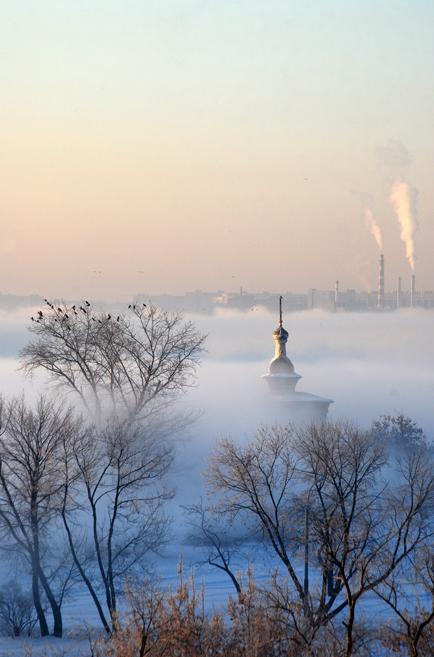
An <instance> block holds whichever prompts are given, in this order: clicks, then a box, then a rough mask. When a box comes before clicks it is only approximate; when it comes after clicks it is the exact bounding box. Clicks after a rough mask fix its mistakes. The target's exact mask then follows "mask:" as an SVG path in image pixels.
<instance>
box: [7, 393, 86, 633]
mask: <svg viewBox="0 0 434 657" xmlns="http://www.w3.org/2000/svg"><path fill="white" fill-rule="evenodd" d="M4 417H5V420H4V421H5V424H4V431H3V434H2V435H1V437H0V530H1V533H2V544H1V548H2V549H3V550H5V551H7V552H13V553H17V552H18V553H20V554H22V555H23V557H24V558H25V560H26V562H27V564H28V565H29V567H30V571H31V575H32V594H33V601H34V605H35V609H36V613H37V616H38V622H39V627H40V631H41V635H42V636H45V635H47V634H48V633H49V630H48V624H47V620H46V616H45V611H44V607H43V602H42V600H41V587H42V590H43V593H44V595H45V596H46V598H47V601H48V603H49V606H50V608H51V611H52V614H53V621H54V629H53V634H54V635H55V636H61V635H62V614H61V602H62V598H63V592H64V590H65V588H64V586H62V591H61V592H60V595H59V596H57V595H56V591H55V590H54V587H53V579H54V577H57V578H58V576H59V573H60V568H61V566H62V567H63V564H64V561H63V556H64V555H63V549H62V546H59V545H56V538H55V531H54V530H55V527H56V518H58V512H57V510H58V501H59V496H60V493H61V491H62V481H63V474H62V469H61V464H62V455H63V448H64V445H65V444H66V443H68V442H69V441H71V440H72V439H73V437H76V436H77V434H78V435H80V433H81V431H80V425H79V421H78V420H76V419H75V418H74V416H73V413H72V411H71V409H70V408H68V407H66V408H63V407H61V406H60V405H59V404H55V403H53V402H52V400H48V399H47V398H44V397H40V398H39V400H38V401H37V403H36V407H35V409H32V408H30V407H28V406H27V405H26V403H25V401H24V399H19V400H13V401H12V402H11V403H9V405H8V406H7V408H6V411H5V412H4ZM56 553H58V555H60V556H59V557H58V556H57V555H56ZM59 559H60V561H59ZM67 570H68V569H67ZM67 579H69V576H68V575H67ZM64 584H65V582H64ZM65 585H66V584H65Z"/></svg>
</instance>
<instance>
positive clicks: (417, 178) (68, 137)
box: [0, 0, 434, 300]
mask: <svg viewBox="0 0 434 657" xmlns="http://www.w3.org/2000/svg"><path fill="white" fill-rule="evenodd" d="M433 61H434V4H433V3H432V2H431V0H408V1H404V0H394V1H393V2H390V1H389V0H387V1H386V0H376V1H375V2H374V1H372V0H364V2H360V1H356V0H327V1H326V0H316V1H311V0H269V1H268V2H264V1H263V0H219V1H218V2H216V1H215V0H214V1H212V0H165V1H164V2H161V0H147V1H146V2H143V1H142V0H123V1H122V2H118V1H117V0H104V2H102V1H100V0H91V1H90V2H89V1H88V0H74V2H70V0H44V1H43V2H40V0H39V1H35V0H26V1H24V0H3V1H2V3H1V5H0V62H1V63H0V140H1V142H0V143H1V148H0V222H1V224H0V226H1V230H0V281H1V282H0V289H1V290H2V291H3V292H15V293H23V294H24V293H40V294H43V295H47V296H60V297H74V298H75V297H78V296H85V297H92V298H100V299H108V300H112V299H125V300H126V299H130V298H132V297H133V295H135V294H136V293H138V292H144V293H149V294H153V293H160V292H169V293H182V292H184V291H185V290H192V289H197V288H201V289H204V290H216V289H231V288H233V289H238V287H239V286H240V285H243V286H244V288H245V289H247V290H249V289H250V290H258V291H261V290H271V291H280V290H282V289H283V290H287V289H288V290H293V291H305V290H306V289H307V288H309V287H317V288H322V289H326V288H332V287H333V283H334V280H335V279H336V278H338V279H339V280H340V281H341V287H342V288H343V289H345V288H346V287H357V288H360V289H373V288H374V287H375V286H376V277H377V259H378V255H379V251H378V248H377V246H376V244H375V241H374V239H373V238H372V236H371V235H370V234H369V232H368V230H367V229H366V226H365V220H364V216H365V212H366V208H367V207H369V209H370V210H371V211H372V213H373V216H374V218H375V220H376V221H377V223H378V224H379V225H380V227H381V229H382V232H383V242H384V253H385V260H386V288H390V289H392V288H393V287H394V285H395V280H396V277H397V276H398V275H401V276H402V277H403V279H404V287H405V286H408V279H409V276H410V268H409V266H408V263H407V262H406V258H405V247H404V244H403V242H402V241H401V239H400V226H399V223H398V219H397V216H396V213H395V211H394V208H393V207H392V203H391V202H390V195H391V190H392V186H393V185H394V184H395V183H396V182H397V181H401V182H405V183H406V184H407V185H408V186H409V188H410V189H411V190H412V193H413V196H412V198H414V199H415V206H414V207H413V220H414V227H416V223H418V228H417V230H416V231H415V233H414V243H415V253H416V264H415V271H416V275H417V280H418V287H420V288H422V289H433V288H434V267H433V264H432V249H433V245H434V221H433V217H434V188H433V186H432V171H433V170H434V143H433V139H432V134H433V121H434V76H433V75H432V62H433ZM416 199H417V206H416Z"/></svg>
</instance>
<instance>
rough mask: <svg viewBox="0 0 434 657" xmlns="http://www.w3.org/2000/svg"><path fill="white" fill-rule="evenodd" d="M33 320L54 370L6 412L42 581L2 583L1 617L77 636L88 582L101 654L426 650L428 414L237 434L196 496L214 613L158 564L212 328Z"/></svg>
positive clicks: (19, 509)
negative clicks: (220, 596)
mask: <svg viewBox="0 0 434 657" xmlns="http://www.w3.org/2000/svg"><path fill="white" fill-rule="evenodd" d="M32 319H33V321H32V323H31V326H30V330H31V335H32V339H31V341H30V342H29V344H28V345H27V346H26V347H25V348H24V349H23V351H22V354H21V358H22V361H21V362H22V368H23V370H24V371H25V372H26V373H27V374H28V375H29V376H31V375H32V373H34V372H35V373H36V372H42V373H44V374H45V375H46V378H45V379H44V384H43V387H44V390H43V394H41V395H40V396H39V397H38V398H37V400H36V402H34V403H29V402H28V401H27V400H26V399H24V397H18V398H12V399H9V400H6V399H4V400H3V401H2V403H1V409H0V411H1V412H0V420H1V422H0V539H1V540H0V551H1V553H2V555H3V557H4V560H5V562H7V561H8V560H9V561H10V560H14V561H15V562H16V563H17V564H19V565H20V568H21V569H22V570H23V571H24V573H25V576H26V577H27V578H28V579H27V581H28V588H27V589H26V588H25V578H24V579H22V581H21V582H20V584H19V585H18V583H17V581H15V580H10V581H9V582H6V583H5V585H4V586H3V588H2V589H1V590H0V625H1V627H2V628H3V631H4V632H8V633H10V634H14V635H20V634H26V633H31V632H33V631H34V628H35V627H37V628H38V631H39V634H40V635H41V636H45V635H48V634H50V633H52V634H54V635H55V636H57V637H60V636H62V634H63V631H64V619H63V615H64V613H63V609H64V601H65V599H66V598H67V597H68V595H70V594H72V593H71V592H73V591H74V589H75V590H78V589H79V590H80V591H81V592H83V591H84V592H86V595H87V598H88V601H89V604H91V605H93V607H94V609H95V611H96V614H97V617H98V619H99V621H100V628H101V631H102V635H101V637H100V638H97V639H96V640H95V641H94V642H93V643H92V651H93V653H92V654H93V655H100V656H101V657H103V656H104V657H108V656H110V655H111V656H112V657H129V656H131V657H133V655H134V656H136V655H150V656H151V657H152V656H153V655H155V656H157V655H161V654H163V653H162V652H161V650H162V649H163V648H162V647H164V651H165V652H164V654H167V655H168V656H169V657H172V656H174V655H181V656H184V655H185V657H187V656H188V657H190V655H197V657H201V656H202V655H203V656H204V657H205V655H209V654H212V655H213V657H214V655H221V656H222V657H237V656H238V655H239V656H240V657H241V656H243V657H250V656H251V655H252V656H253V657H269V655H270V654H272V655H276V656H277V655H281V656H282V657H283V655H285V656H286V657H292V656H294V657H295V655H297V657H308V656H309V657H315V656H317V655H318V657H319V656H320V655H321V657H327V656H329V657H351V656H353V655H354V656H357V657H365V656H366V657H367V656H368V655H371V654H372V655H374V654H378V655H388V654H390V650H392V649H393V650H395V651H397V653H398V654H399V651H400V652H401V654H406V655H411V657H417V655H425V654H429V651H430V650H431V649H432V645H433V619H434V606H433V601H434V588H433V569H432V564H433V561H432V560H433V536H434V526H433V501H434V498H433V494H434V472H433V453H432V447H431V445H430V443H429V440H428V438H427V437H426V436H425V435H424V432H423V430H422V429H421V428H420V427H419V426H418V425H417V424H416V423H415V422H414V420H412V419H411V418H408V417H406V416H405V415H402V414H400V415H395V416H391V415H384V416H381V417H379V418H378V419H377V420H376V421H375V422H374V423H373V424H372V426H371V428H370V429H369V430H364V429H361V428H360V427H359V426H357V425H356V424H354V423H351V422H348V421H345V420H339V421H331V422H326V423H323V424H319V425H315V424H312V425H309V426H303V427H301V426H298V427H296V426H292V425H286V426H280V425H273V426H266V425H264V426H261V427H260V428H259V429H258V431H257V433H256V435H255V436H254V437H253V438H252V439H251V440H249V441H247V442H246V441H245V440H242V441H240V440H235V439H231V438H225V439H222V440H220V441H219V442H218V443H217V444H216V446H215V449H214V453H213V456H212V458H211V459H210V462H209V464H208V467H207V470H206V472H205V483H206V488H205V494H204V497H203V498H202V499H200V500H198V501H197V502H196V503H195V504H193V505H191V506H189V507H188V508H185V509H184V514H185V519H186V529H185V539H186V541H187V542H188V544H189V545H190V546H193V547H194V551H195V554H196V555H197V559H196V563H197V564H201V565H202V566H205V567H210V568H213V569H214V570H215V572H219V573H220V574H221V576H222V577H223V578H225V579H226V580H227V582H228V589H229V590H232V591H233V596H228V601H227V608H226V609H224V610H220V611H211V610H208V609H207V607H206V603H205V596H206V590H203V589H201V588H200V587H199V586H198V585H197V583H195V582H194V578H193V579H191V578H190V577H188V576H185V574H184V567H183V566H182V565H181V566H180V569H179V586H178V588H177V589H175V590H173V589H170V590H169V589H167V588H166V587H165V586H164V585H163V584H161V583H159V582H158V581H157V580H156V578H155V575H153V574H152V572H151V571H150V570H149V563H150V558H151V557H152V555H153V554H159V553H160V552H161V551H162V550H164V547H165V545H166V543H167V541H168V540H169V539H170V538H171V536H170V533H169V530H170V524H171V515H170V509H169V507H168V503H169V502H170V500H172V499H173V496H174V490H173V488H172V486H171V485H170V483H169V482H170V479H169V478H168V475H169V474H170V472H171V468H172V466H173V462H174V458H175V441H174V437H175V436H176V433H177V431H179V429H180V428H183V427H185V426H186V425H187V424H188V423H189V422H190V421H192V420H193V419H194V415H193V416H192V415H191V413H189V412H187V413H186V412H185V411H184V407H183V406H182V405H181V404H180V403H179V402H180V400H181V398H182V395H183V393H184V392H185V391H186V390H187V389H188V388H189V387H191V386H192V385H194V381H195V372H196V369H197V366H198V365H199V362H200V358H201V354H202V352H203V349H204V340H205V338H204V336H203V335H201V334H200V332H199V331H198V330H197V329H196V327H195V326H194V324H193V323H191V322H186V321H184V320H183V318H182V317H181V316H180V315H173V314H169V313H165V312H163V311H161V310H159V309H157V308H155V307H153V306H148V305H146V304H140V305H138V304H137V305H135V306H134V305H131V307H130V308H129V309H128V314H126V315H122V314H120V315H117V314H116V315H112V314H109V313H101V312H97V311H96V310H94V308H93V307H92V306H91V304H90V303H89V302H87V301H83V302H82V304H81V305H80V304H78V305H67V304H59V305H58V304H54V303H51V302H47V305H46V306H45V307H44V308H43V309H41V310H40V311H38V312H37V313H36V314H35V315H34V316H33V318H32ZM258 561H261V562H262V563H263V564H264V565H263V566H262V568H263V570H264V571H265V572H263V573H261V574H260V575H261V576H260V577H258V576H257V573H256V572H255V569H256V567H257V564H258ZM415 591H416V593H415ZM367 604H368V605H375V608H376V609H377V608H381V609H382V610H387V611H386V612H385V613H386V614H388V616H387V618H388V619H389V621H388V623H387V624H386V623H384V621H383V620H380V619H379V618H378V619H374V618H372V614H370V613H367V612H366V609H367V607H366V605H367Z"/></svg>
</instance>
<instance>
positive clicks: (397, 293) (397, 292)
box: [396, 276, 402, 308]
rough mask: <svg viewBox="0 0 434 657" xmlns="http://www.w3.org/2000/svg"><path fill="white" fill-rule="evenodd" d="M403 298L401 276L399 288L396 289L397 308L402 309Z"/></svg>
mask: <svg viewBox="0 0 434 657" xmlns="http://www.w3.org/2000/svg"><path fill="white" fill-rule="evenodd" d="M401 296H402V279H401V276H398V287H397V288H396V307H397V308H401Z"/></svg>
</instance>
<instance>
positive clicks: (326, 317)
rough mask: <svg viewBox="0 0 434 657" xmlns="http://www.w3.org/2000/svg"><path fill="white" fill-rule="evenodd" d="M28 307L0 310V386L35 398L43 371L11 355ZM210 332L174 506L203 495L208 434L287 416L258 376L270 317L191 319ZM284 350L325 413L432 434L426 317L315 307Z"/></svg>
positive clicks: (246, 432)
mask: <svg viewBox="0 0 434 657" xmlns="http://www.w3.org/2000/svg"><path fill="white" fill-rule="evenodd" d="M29 314H31V312H30V310H29V309H22V310H20V311H17V312H4V311H3V312H2V313H1V316H0V356H1V358H0V390H1V392H2V393H3V394H5V395H10V394H20V392H21V391H22V390H23V389H24V390H25V392H26V395H28V396H30V397H33V396H34V395H36V394H37V393H38V392H39V391H40V390H41V389H42V388H43V387H44V383H45V381H44V378H43V377H42V376H32V377H31V378H26V377H25V376H24V375H23V373H22V372H20V371H19V362H18V359H17V357H18V352H19V349H20V347H21V346H23V345H24V344H25V343H26V341H27V340H28V339H29V338H30V334H29V333H28V331H27V328H26V327H27V325H28V318H29ZM190 319H192V320H193V321H194V322H195V323H196V324H197V325H198V327H199V329H200V330H201V331H203V332H204V333H206V334H207V335H208V339H207V342H206V348H207V351H206V353H205V354H204V357H203V362H202V364H201V366H200V368H199V370H198V377H197V381H196V384H195V385H194V387H193V388H191V389H190V390H189V391H188V392H187V394H186V396H185V397H184V398H183V399H182V400H181V402H180V403H181V406H182V407H187V408H188V409H192V410H194V411H196V412H198V413H199V418H198V420H197V421H196V422H195V423H194V425H192V426H191V427H190V428H189V429H188V430H186V431H185V432H184V433H183V434H182V436H179V439H180V441H179V442H178V449H177V457H176V462H175V468H174V472H173V475H172V483H173V485H174V486H175V487H176V490H177V495H176V499H175V505H177V506H178V505H180V504H188V503H190V502H192V501H194V500H195V499H197V497H198V495H199V494H201V492H202V483H201V472H202V471H203V470H204V469H205V467H206V464H207V461H208V458H209V456H210V454H211V452H212V449H213V446H214V444H215V442H216V440H217V439H218V438H219V437H221V436H228V435H230V436H233V437H234V438H236V439H238V440H246V439H248V438H249V437H251V436H252V435H253V434H254V432H255V429H256V428H257V426H258V425H259V424H260V423H261V422H268V423H272V422H275V421H279V422H287V421H288V420H290V418H289V416H288V415H287V413H286V409H285V407H284V406H282V405H280V406H279V405H276V404H275V402H273V400H272V398H271V397H270V394H269V391H268V386H267V384H266V382H265V381H264V380H263V379H262V378H261V376H262V375H263V374H265V373H266V370H267V365H268V361H269V360H270V358H271V357H272V355H273V350H274V345H273V339H272V331H273V329H274V328H275V324H276V318H275V317H274V316H273V315H271V314H270V313H268V312H266V311H265V310H261V309H258V310H255V311H251V312H247V313H241V312H232V311H224V310H222V311H219V312H217V313H216V314H215V315H212V316H193V317H190ZM284 323H285V327H286V328H287V330H288V331H289V340H288V345H287V352H288V355H289V357H290V358H291V360H292V362H293V364H294V366H295V369H296V371H297V372H298V373H299V374H301V375H302V377H303V378H302V379H301V380H300V382H299V384H298V386H297V390H299V391H302V390H305V391H307V392H311V393H314V394H318V395H321V396H324V397H328V398H331V399H333V400H334V403H333V404H332V405H331V407H330V412H329V417H332V418H336V417H347V418H351V419H353V420H354V421H356V422H358V423H360V424H361V425H362V426H364V427H368V426H369V425H370V424H371V422H372V421H373V420H374V419H375V418H376V417H378V416H379V415H380V414H386V413H387V414H397V413H404V414H406V415H409V416H411V417H412V418H414V419H415V420H416V421H417V422H418V423H419V424H420V425H421V426H422V427H423V429H424V430H425V432H426V433H427V435H428V437H430V438H431V437H432V436H433V435H434V417H433V413H432V408H433V401H434V367H433V363H434V343H433V340H432V335H434V313H432V312H428V311H424V310H421V309H420V310H417V309H411V310H402V311H399V312H394V313H387V312H385V313H364V314H356V313H336V314H333V313H328V312H325V311H320V310H315V311H309V312H300V313H291V314H288V315H287V316H286V317H285V321H284Z"/></svg>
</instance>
